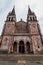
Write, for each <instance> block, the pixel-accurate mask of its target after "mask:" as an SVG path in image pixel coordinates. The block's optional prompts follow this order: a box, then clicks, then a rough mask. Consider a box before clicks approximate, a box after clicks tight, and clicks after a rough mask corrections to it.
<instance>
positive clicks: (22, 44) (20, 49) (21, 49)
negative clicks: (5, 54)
mask: <svg viewBox="0 0 43 65" xmlns="http://www.w3.org/2000/svg"><path fill="white" fill-rule="evenodd" d="M24 52H25V48H24V42H23V41H22V40H21V41H20V42H19V53H24Z"/></svg>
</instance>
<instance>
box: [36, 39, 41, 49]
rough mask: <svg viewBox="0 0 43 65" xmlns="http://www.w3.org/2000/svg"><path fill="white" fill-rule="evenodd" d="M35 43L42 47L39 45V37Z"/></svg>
mask: <svg viewBox="0 0 43 65" xmlns="http://www.w3.org/2000/svg"><path fill="white" fill-rule="evenodd" d="M35 43H36V44H37V46H38V48H40V46H39V43H40V41H39V39H36V40H35Z"/></svg>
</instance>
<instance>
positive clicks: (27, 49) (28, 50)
mask: <svg viewBox="0 0 43 65" xmlns="http://www.w3.org/2000/svg"><path fill="white" fill-rule="evenodd" d="M26 51H27V53H30V43H29V42H27V43H26Z"/></svg>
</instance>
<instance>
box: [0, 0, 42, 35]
mask: <svg viewBox="0 0 43 65" xmlns="http://www.w3.org/2000/svg"><path fill="white" fill-rule="evenodd" d="M14 5H15V11H16V18H17V21H18V20H20V19H21V18H22V19H23V20H24V21H26V18H27V11H28V5H29V6H30V8H31V10H32V11H34V12H35V14H36V16H37V19H38V20H39V25H40V28H41V32H42V34H43V0H0V34H1V33H2V30H3V26H4V23H5V20H6V16H7V14H8V13H9V12H10V11H11V10H12V8H13V6H14Z"/></svg>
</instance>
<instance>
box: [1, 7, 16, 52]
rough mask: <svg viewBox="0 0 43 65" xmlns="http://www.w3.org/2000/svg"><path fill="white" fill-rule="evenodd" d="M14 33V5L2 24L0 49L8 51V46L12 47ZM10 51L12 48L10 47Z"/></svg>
mask: <svg viewBox="0 0 43 65" xmlns="http://www.w3.org/2000/svg"><path fill="white" fill-rule="evenodd" d="M14 33H16V14H15V7H14V8H13V9H12V11H11V12H10V13H8V15H7V19H6V21H5V24H4V29H3V32H2V44H1V47H2V49H3V50H4V49H6V50H8V52H9V51H10V50H9V48H12V43H13V39H14ZM11 51H12V49H11Z"/></svg>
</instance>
